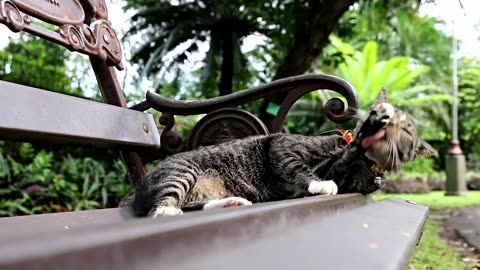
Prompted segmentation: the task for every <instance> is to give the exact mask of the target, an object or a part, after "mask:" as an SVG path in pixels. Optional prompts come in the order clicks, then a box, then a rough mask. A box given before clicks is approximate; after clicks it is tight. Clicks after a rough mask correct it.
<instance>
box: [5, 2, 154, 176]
mask: <svg viewBox="0 0 480 270" xmlns="http://www.w3.org/2000/svg"><path fill="white" fill-rule="evenodd" d="M32 18H36V19H39V20H41V21H43V22H46V23H49V24H52V25H54V29H53V30H51V29H47V28H44V27H42V26H41V25H38V24H35V23H34V22H33V21H32ZM0 23H3V24H5V25H6V26H7V27H9V28H10V30H12V31H14V32H19V31H25V32H28V33H31V34H33V35H36V36H38V37H41V38H44V39H47V40H50V41H52V42H54V43H57V44H59V45H62V46H64V47H66V48H68V49H69V50H71V51H76V52H79V53H83V54H87V55H88V56H89V58H90V62H91V65H92V68H93V71H94V72H95V75H96V79H97V82H98V85H99V88H100V91H101V94H102V98H103V101H104V102H105V103H107V104H109V105H107V104H104V103H99V102H94V101H89V100H85V99H81V98H76V97H71V96H67V95H63V94H58V93H53V92H49V91H45V90H41V89H35V88H32V87H26V86H23V85H18V84H14V83H8V82H3V81H0V139H10V140H23V141H47V142H55V143H70V144H72V143H78V144H90V145H96V146H108V147H118V148H119V149H122V157H123V160H124V161H125V163H126V166H127V170H128V176H129V179H130V182H131V183H132V184H133V183H134V181H135V179H138V178H139V177H141V176H142V175H143V174H145V172H146V169H145V166H144V162H143V160H142V158H141V157H140V155H139V153H142V152H148V151H150V150H155V149H158V148H159V147H160V137H159V134H158V130H157V127H156V125H155V122H154V119H153V117H152V116H151V115H149V114H146V113H143V112H139V111H135V110H130V109H128V108H126V107H127V105H126V101H125V97H124V95H123V92H122V89H121V88H120V85H119V82H118V80H117V77H116V74H115V68H117V69H118V70H121V69H123V65H122V50H121V46H120V42H119V40H118V38H117V36H116V34H115V32H114V31H113V29H112V27H111V24H110V22H109V21H108V12H107V6H106V4H105V1H104V0H62V1H60V0H44V1H38V0H37V1H31V0H30V1H28V0H21V1H20V0H12V1H1V5H0Z"/></svg>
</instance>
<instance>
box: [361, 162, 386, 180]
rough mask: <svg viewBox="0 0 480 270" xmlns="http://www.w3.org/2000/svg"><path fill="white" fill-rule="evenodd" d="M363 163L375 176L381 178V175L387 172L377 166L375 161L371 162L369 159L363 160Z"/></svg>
mask: <svg viewBox="0 0 480 270" xmlns="http://www.w3.org/2000/svg"><path fill="white" fill-rule="evenodd" d="M365 163H366V164H367V167H368V168H369V169H370V171H371V172H372V173H373V174H374V175H375V176H383V174H385V173H386V172H387V170H385V168H383V167H382V166H380V165H378V164H377V162H375V161H373V160H371V159H369V158H365Z"/></svg>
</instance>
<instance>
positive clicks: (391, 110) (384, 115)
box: [354, 89, 437, 170]
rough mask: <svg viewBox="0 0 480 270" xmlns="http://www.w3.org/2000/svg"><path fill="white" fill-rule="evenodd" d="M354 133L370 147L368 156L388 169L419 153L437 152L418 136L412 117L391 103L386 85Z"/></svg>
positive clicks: (393, 168) (431, 153) (430, 153)
mask: <svg viewBox="0 0 480 270" xmlns="http://www.w3.org/2000/svg"><path fill="white" fill-rule="evenodd" d="M354 134H355V139H356V140H359V142H360V145H361V147H362V148H364V149H366V150H367V151H366V155H367V157H368V158H370V159H372V160H374V161H375V162H377V164H378V165H380V166H382V167H383V168H385V169H386V170H396V169H399V168H400V166H401V165H402V164H404V163H405V162H408V161H411V160H414V159H415V158H417V157H430V156H433V155H436V154H437V151H436V150H435V149H433V148H432V147H430V146H429V145H428V144H426V143H425V142H423V141H422V140H421V139H420V138H419V137H418V135H417V130H416V128H415V126H414V124H413V121H412V119H411V118H410V117H409V116H408V115H407V114H406V113H404V112H402V111H401V110H400V109H398V108H396V107H394V106H393V105H391V104H389V103H388V100H387V93H386V90H385V89H382V90H381V91H380V93H379V95H378V97H377V99H376V100H375V103H374V104H373V105H372V107H371V108H370V111H369V112H368V114H367V117H366V118H365V120H363V121H361V122H360V123H359V124H358V125H357V128H356V129H355V132H354Z"/></svg>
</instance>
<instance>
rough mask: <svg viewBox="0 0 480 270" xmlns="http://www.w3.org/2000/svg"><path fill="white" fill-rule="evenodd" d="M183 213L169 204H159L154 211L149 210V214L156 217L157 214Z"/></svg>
mask: <svg viewBox="0 0 480 270" xmlns="http://www.w3.org/2000/svg"><path fill="white" fill-rule="evenodd" d="M181 214H183V212H182V210H180V209H178V208H175V207H170V206H159V207H157V209H155V211H153V212H151V214H150V216H151V217H152V218H156V217H159V216H176V215H181Z"/></svg>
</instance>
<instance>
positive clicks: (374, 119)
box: [132, 91, 436, 217]
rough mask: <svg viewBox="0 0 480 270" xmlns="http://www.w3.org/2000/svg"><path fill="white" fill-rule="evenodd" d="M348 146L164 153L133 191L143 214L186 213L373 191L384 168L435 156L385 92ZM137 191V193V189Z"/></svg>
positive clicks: (314, 143)
mask: <svg viewBox="0 0 480 270" xmlns="http://www.w3.org/2000/svg"><path fill="white" fill-rule="evenodd" d="M353 136H354V140H353V142H352V143H350V144H348V143H347V142H346V141H345V140H344V138H343V137H342V136H339V135H329V136H302V135H291V134H290V135H289V134H281V133H276V134H270V135H260V136H252V137H248V138H245V139H240V140H233V141H230V142H226V143H222V144H218V145H214V146H206V147H203V148H200V149H197V150H193V151H189V152H182V153H178V154H175V155H173V156H171V157H169V158H167V159H166V160H165V161H164V162H163V163H162V164H161V165H160V166H159V167H157V168H156V169H154V170H152V171H150V172H149V173H148V174H147V175H146V176H145V177H144V178H143V179H141V180H140V181H139V182H138V183H137V185H136V187H135V190H134V196H133V197H134V198H133V200H134V201H133V205H132V206H133V209H134V211H135V214H136V215H138V216H144V215H149V216H152V217H157V216H163V215H177V214H182V213H183V212H182V209H183V210H189V209H209V208H219V207H228V206H234V205H250V204H252V203H256V202H267V201H275V200H284V199H290V198H298V197H305V196H311V195H317V194H327V195H334V194H337V193H348V192H360V193H364V194H368V193H371V192H373V191H375V190H377V189H378V188H379V184H378V179H379V177H382V175H383V172H384V170H395V169H398V168H399V167H400V166H401V165H402V164H403V163H405V162H407V161H411V160H413V159H415V158H416V157H417V156H431V155H433V154H435V153H436V151H435V150H433V149H431V148H430V147H428V146H427V145H425V144H423V143H422V142H421V140H420V139H419V138H418V136H417V134H416V129H415V127H414V126H413V123H412V121H411V120H410V119H409V118H408V117H407V115H406V114H404V113H403V112H401V111H400V110H398V109H396V108H394V107H393V106H392V105H391V104H389V103H387V100H386V93H385V91H382V92H380V94H379V95H378V97H377V100H376V102H375V104H374V105H373V106H372V107H371V109H370V111H369V113H368V115H367V117H366V119H365V121H363V122H360V123H359V124H358V125H357V127H356V128H355V130H354V132H353ZM132 195H133V194H132Z"/></svg>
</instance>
